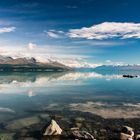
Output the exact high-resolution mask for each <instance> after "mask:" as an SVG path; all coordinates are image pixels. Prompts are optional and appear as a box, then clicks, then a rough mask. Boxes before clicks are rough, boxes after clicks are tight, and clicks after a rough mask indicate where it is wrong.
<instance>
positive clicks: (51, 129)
mask: <svg viewBox="0 0 140 140" xmlns="http://www.w3.org/2000/svg"><path fill="white" fill-rule="evenodd" d="M61 134H62V129H61V128H60V126H59V125H58V124H57V123H56V121H55V120H52V121H51V124H50V125H49V126H48V127H47V128H46V130H45V132H44V134H43V135H44V136H53V135H61Z"/></svg>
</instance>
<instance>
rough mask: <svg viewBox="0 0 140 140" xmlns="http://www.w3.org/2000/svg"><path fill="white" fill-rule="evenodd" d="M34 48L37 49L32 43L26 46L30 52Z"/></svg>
mask: <svg viewBox="0 0 140 140" xmlns="http://www.w3.org/2000/svg"><path fill="white" fill-rule="evenodd" d="M36 47H37V45H36V44H34V43H32V42H30V43H29V44H28V48H29V49H30V50H33V49H35V48H36Z"/></svg>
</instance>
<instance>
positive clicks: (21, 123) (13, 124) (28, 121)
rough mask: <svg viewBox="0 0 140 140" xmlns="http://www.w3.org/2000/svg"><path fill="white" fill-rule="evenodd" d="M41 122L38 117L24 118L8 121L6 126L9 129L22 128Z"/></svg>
mask: <svg viewBox="0 0 140 140" xmlns="http://www.w3.org/2000/svg"><path fill="white" fill-rule="evenodd" d="M39 122H40V119H39V118H38V117H28V118H22V119H18V120H13V121H10V122H8V124H7V125H6V127H5V128H6V129H9V130H17V129H22V128H24V127H29V126H31V125H34V124H37V123H39Z"/></svg>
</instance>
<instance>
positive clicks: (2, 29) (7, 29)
mask: <svg viewBox="0 0 140 140" xmlns="http://www.w3.org/2000/svg"><path fill="white" fill-rule="evenodd" d="M15 29H16V27H3V28H0V34H2V33H9V32H14V31H15Z"/></svg>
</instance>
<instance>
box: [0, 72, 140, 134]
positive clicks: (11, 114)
mask: <svg viewBox="0 0 140 140" xmlns="http://www.w3.org/2000/svg"><path fill="white" fill-rule="evenodd" d="M43 110H51V111H67V110H68V111H80V112H89V113H91V114H94V115H97V116H100V117H102V118H105V119H112V118H114V119H115V118H119V119H120V118H125V119H127V118H139V117H140V78H139V77H138V78H133V79H129V78H123V77H122V73H119V74H118V73H117V74H116V73H114V74H113V73H111V74H109V73H97V72H96V73H95V72H91V71H89V72H78V71H77V72H67V73H63V72H58V73H22V74H21V73H5V74H2V73H1V74H0V128H1V131H3V132H6V131H7V130H8V131H9V130H10V129H12V128H13V127H15V125H14V126H13V125H12V126H10V127H9V126H8V124H9V123H10V122H11V121H14V120H17V119H20V118H27V117H30V116H31V115H32V114H33V111H43ZM75 117H78V116H75ZM31 119H34V118H31ZM35 119H36V118H35ZM23 121H24V120H23ZM35 121H36V122H37V123H38V120H35ZM5 128H6V129H5Z"/></svg>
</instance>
